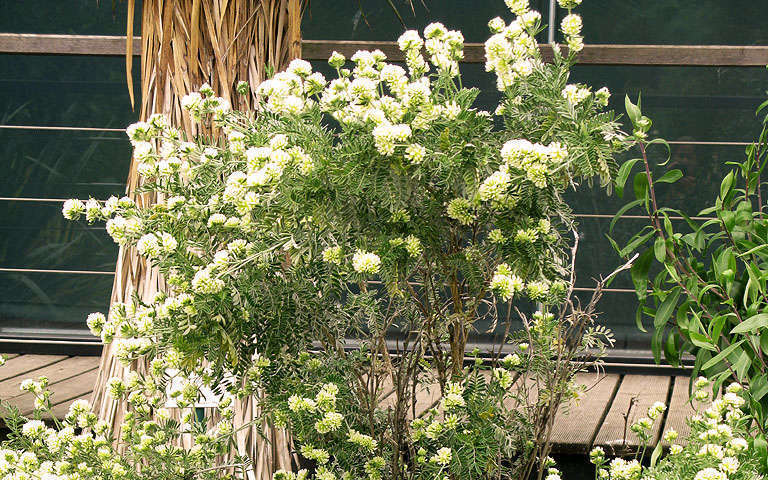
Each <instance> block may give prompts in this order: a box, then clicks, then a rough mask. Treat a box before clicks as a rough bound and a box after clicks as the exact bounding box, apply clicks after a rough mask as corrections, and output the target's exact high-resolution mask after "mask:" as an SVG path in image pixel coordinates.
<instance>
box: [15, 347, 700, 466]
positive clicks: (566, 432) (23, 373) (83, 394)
mask: <svg viewBox="0 0 768 480" xmlns="http://www.w3.org/2000/svg"><path fill="white" fill-rule="evenodd" d="M6 358H8V361H7V362H6V365H5V366H3V367H0V398H2V399H3V400H7V401H9V402H10V403H11V404H13V405H16V406H17V407H18V408H19V409H20V410H21V412H22V413H23V414H28V413H29V412H30V411H31V410H32V400H33V399H32V396H31V395H30V394H27V393H24V392H22V391H21V390H20V389H19V386H20V385H21V382H22V381H23V380H25V379H27V378H33V379H37V378H38V377H40V376H43V375H44V376H46V377H48V380H49V382H50V386H49V388H50V390H51V391H52V392H53V403H54V408H53V414H54V415H56V416H57V417H61V416H63V415H64V414H66V412H67V410H68V409H69V405H70V404H71V403H72V402H73V401H75V400H78V399H88V398H89V397H90V395H91V392H92V391H93V384H94V382H95V380H96V374H97V372H98V366H99V357H93V356H90V357H85V356H83V357H68V356H64V355H15V354H11V355H6ZM522 381H523V379H518V380H517V383H516V384H519V383H520V382H522ZM576 381H577V382H578V383H580V384H583V385H586V386H587V393H586V395H585V396H584V398H582V399H581V401H580V402H579V403H578V404H575V405H571V408H570V411H568V412H565V411H561V412H560V413H558V419H557V420H556V421H555V427H554V431H553V432H552V438H553V440H554V443H555V452H558V453H573V454H580V453H586V452H588V451H589V450H590V449H591V448H592V447H593V446H598V445H599V446H602V447H603V448H605V450H606V452H609V453H610V452H620V451H622V450H624V449H629V450H633V449H636V448H637V447H638V446H639V445H638V441H637V438H636V437H635V436H634V435H633V434H632V433H631V432H628V433H627V435H626V439H625V434H624V431H625V417H626V416H627V412H628V411H629V415H628V418H629V420H628V423H629V424H631V423H632V422H633V421H634V420H636V419H638V418H640V417H643V416H645V415H646V411H647V409H648V407H649V406H651V405H652V404H653V403H654V402H657V401H658V402H664V403H665V404H667V405H669V409H668V410H667V411H666V412H665V414H664V415H663V416H662V418H661V420H660V421H658V422H657V424H656V427H655V429H654V432H653V439H652V442H651V446H655V445H656V443H657V442H658V441H659V440H660V437H661V435H662V433H663V432H665V431H666V430H668V429H670V428H673V429H675V430H676V431H677V432H678V433H679V434H680V438H681V439H682V438H684V437H685V436H686V435H687V433H688V425H687V424H686V422H685V418H686V417H688V416H690V415H691V414H693V413H694V411H693V408H692V407H691V406H690V404H689V403H688V377H672V376H663V375H619V374H610V373H609V374H602V375H599V376H598V375H597V374H590V373H584V374H579V375H578V377H577V379H576ZM633 399H634V400H633ZM387 400H388V399H387V398H386V394H385V397H384V398H383V400H382V402H383V403H384V404H385V405H386V403H387ZM438 401H439V389H438V388H437V387H436V386H435V385H433V386H431V387H430V386H424V387H423V388H422V389H421V390H420V392H419V393H418V394H417V399H416V408H415V410H416V415H417V416H418V415H421V414H422V413H423V412H425V411H426V410H428V409H429V408H431V407H432V406H434V405H436V404H437V402H438ZM630 404H633V406H632V408H631V410H630V408H629V407H630ZM625 440H626V441H625Z"/></svg>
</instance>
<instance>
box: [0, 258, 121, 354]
mask: <svg viewBox="0 0 768 480" xmlns="http://www.w3.org/2000/svg"><path fill="white" fill-rule="evenodd" d="M111 291H112V276H108V275H71V274H50V273H22V272H0V335H41V336H46V335H47V336H58V337H61V336H84V337H87V338H89V339H93V337H91V336H90V334H89V333H88V331H87V330H88V327H87V326H86V324H85V318H86V316H87V315H88V314H89V313H91V312H95V311H101V312H104V313H106V312H107V308H108V305H109V296H110V294H111Z"/></svg>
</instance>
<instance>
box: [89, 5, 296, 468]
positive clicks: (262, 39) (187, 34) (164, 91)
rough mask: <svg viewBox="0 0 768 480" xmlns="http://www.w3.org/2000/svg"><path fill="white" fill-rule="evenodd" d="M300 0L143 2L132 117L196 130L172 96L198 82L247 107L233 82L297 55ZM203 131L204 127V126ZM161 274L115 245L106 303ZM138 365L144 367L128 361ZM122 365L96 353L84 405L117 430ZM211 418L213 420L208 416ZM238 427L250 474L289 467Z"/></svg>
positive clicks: (154, 285) (142, 292)
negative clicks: (111, 384)
mask: <svg viewBox="0 0 768 480" xmlns="http://www.w3.org/2000/svg"><path fill="white" fill-rule="evenodd" d="M306 2H307V0H144V2H143V10H142V15H141V18H142V24H141V72H140V75H141V97H140V119H142V120H144V119H147V118H148V117H149V116H150V115H151V114H153V113H164V114H166V115H168V116H169V118H170V119H171V122H172V123H173V124H175V125H179V126H182V127H183V129H184V130H185V131H186V133H187V134H188V135H193V134H195V133H199V132H196V131H195V127H194V126H193V125H192V124H191V122H190V119H189V116H188V115H187V114H186V113H184V112H183V110H182V108H181V105H180V100H181V98H182V97H183V96H184V95H186V94H187V93H189V92H191V91H194V90H196V89H198V88H199V87H200V85H201V84H203V83H204V82H207V83H209V84H210V85H211V86H212V87H213V88H214V90H215V91H216V92H217V95H220V96H222V97H224V98H226V99H228V100H229V101H230V102H231V103H232V105H233V107H236V108H242V107H246V106H248V103H251V102H252V101H253V98H248V97H246V96H240V95H237V94H236V93H235V86H236V84H237V82H239V81H241V80H245V81H247V82H249V83H250V84H251V85H257V84H258V83H259V82H260V81H262V80H264V78H265V76H266V71H267V70H268V69H269V68H274V69H275V71H277V70H280V69H282V68H283V67H284V66H286V65H287V63H288V62H290V60H292V59H293V58H297V57H299V56H300V54H301V41H300V31H299V29H300V22H301V17H302V13H303V9H304V7H305V4H306ZM134 8H135V6H134V0H128V15H127V18H128V20H127V28H126V30H127V32H128V38H127V55H126V73H127V76H128V89H129V93H130V95H131V100H132V101H133V99H134V92H133V86H132V85H133V82H132V81H131V78H132V75H133V72H132V71H131V70H132V68H131V66H132V60H133V53H134V52H133V48H132V45H133V42H132V41H131V36H130V34H131V33H132V32H133V27H134V26H133V18H134ZM207 133H211V132H207ZM136 166H137V165H136V163H135V162H133V163H132V164H131V168H130V171H129V173H128V182H127V183H128V187H127V191H128V193H129V195H130V194H131V192H133V191H134V190H135V189H136V187H137V186H138V185H139V184H140V182H141V180H140V178H139V176H138V175H137V172H136ZM134 198H135V199H136V201H137V203H139V204H142V205H146V204H151V203H152V202H153V201H155V200H156V199H155V198H153V197H152V196H150V195H147V194H145V195H140V196H134ZM164 288H165V286H164V284H163V281H162V278H161V277H160V276H159V275H158V272H157V271H156V270H155V269H152V268H150V266H149V265H147V263H146V262H145V261H144V260H143V259H141V258H140V257H139V256H138V255H137V253H136V251H135V249H133V248H122V249H121V250H120V254H119V258H118V261H117V267H116V275H115V281H114V285H113V292H112V302H122V301H128V300H130V299H131V296H132V295H133V294H137V295H138V296H139V297H140V298H143V299H151V298H152V297H153V296H154V294H155V293H156V292H157V291H160V290H162V289H164ZM132 368H133V369H135V370H137V371H145V370H146V365H143V364H137V365H133V366H132ZM127 372H128V369H127V368H125V367H123V366H122V365H121V364H120V363H119V362H118V361H117V360H116V359H115V358H114V356H113V352H112V349H111V347H110V346H106V347H105V348H104V351H103V353H102V358H101V365H100V369H99V375H98V379H97V382H96V386H95V389H94V394H93V397H92V403H93V405H94V408H95V411H96V412H97V413H98V414H99V417H100V418H101V419H103V420H105V421H107V422H108V423H110V424H111V425H113V427H114V431H115V434H116V435H119V434H120V424H121V423H122V419H123V415H124V413H125V411H124V408H125V406H124V405H123V404H122V403H119V402H115V401H113V400H112V399H110V398H109V397H107V396H106V393H105V390H106V389H105V387H106V383H107V381H108V380H109V379H110V378H112V377H123V378H125V376H126V374H127ZM256 413H257V412H256V407H255V405H254V402H253V399H246V400H245V401H243V402H240V403H239V404H238V405H236V417H237V418H236V425H235V427H236V428H237V427H238V424H240V425H242V424H245V423H247V422H249V421H250V420H251V419H252V418H254V416H255V415H256ZM211 420H212V421H215V419H213V418H212V419H211ZM259 435H260V434H257V432H256V430H255V429H253V428H251V429H245V430H243V431H242V432H241V433H240V435H239V438H238V442H237V443H238V451H239V453H241V454H248V455H249V456H250V457H251V458H253V459H254V461H255V465H254V472H253V473H252V475H251V476H252V478H255V479H258V480H262V479H264V480H267V479H271V477H272V472H273V471H274V470H275V469H276V468H285V467H289V466H290V458H289V456H288V452H289V450H290V449H289V448H287V447H288V445H287V442H288V440H287V439H286V437H285V435H284V433H282V432H277V431H274V430H272V431H268V432H267V435H266V436H264V437H261V436H259Z"/></svg>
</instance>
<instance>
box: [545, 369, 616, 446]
mask: <svg viewBox="0 0 768 480" xmlns="http://www.w3.org/2000/svg"><path fill="white" fill-rule="evenodd" d="M620 380H621V376H620V375H617V374H610V375H605V374H600V375H598V374H595V373H579V374H577V375H576V377H575V379H574V381H575V382H576V383H578V384H581V385H585V386H586V389H587V390H586V392H585V394H584V397H583V398H582V399H581V400H580V401H579V403H578V404H577V403H572V404H571V405H570V407H569V408H566V406H565V405H563V406H561V407H560V409H559V410H558V412H557V416H556V417H555V422H554V424H553V426H552V434H551V437H550V438H551V439H552V443H553V444H554V445H556V446H557V449H558V451H567V452H568V453H586V451H587V450H589V446H590V445H591V444H592V440H593V439H594V438H595V436H596V435H597V431H598V429H599V428H600V426H601V425H602V422H603V418H604V417H605V416H606V414H607V413H608V410H609V407H610V406H611V403H612V400H613V396H614V394H615V393H616V390H617V388H618V386H619V381H620Z"/></svg>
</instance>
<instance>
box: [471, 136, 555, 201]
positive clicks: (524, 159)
mask: <svg viewBox="0 0 768 480" xmlns="http://www.w3.org/2000/svg"><path fill="white" fill-rule="evenodd" d="M501 158H502V159H503V160H504V162H505V165H506V166H507V167H509V168H515V169H517V170H521V171H523V172H525V176H526V178H527V179H528V180H529V181H530V182H531V183H533V184H534V185H536V186H537V187H538V188H546V187H547V185H548V183H547V177H548V176H549V175H553V174H554V172H555V171H557V170H558V169H560V168H562V167H563V166H564V163H565V161H566V160H567V158H568V149H567V148H566V147H565V146H564V145H562V144H560V143H559V142H552V143H550V144H549V145H546V146H545V145H542V144H540V143H531V142H529V141H528V140H525V139H519V140H510V141H508V142H506V143H505V144H504V146H503V147H502V148H501ZM481 188H482V187H481ZM505 193H506V192H505Z"/></svg>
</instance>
